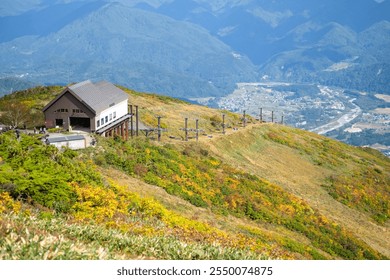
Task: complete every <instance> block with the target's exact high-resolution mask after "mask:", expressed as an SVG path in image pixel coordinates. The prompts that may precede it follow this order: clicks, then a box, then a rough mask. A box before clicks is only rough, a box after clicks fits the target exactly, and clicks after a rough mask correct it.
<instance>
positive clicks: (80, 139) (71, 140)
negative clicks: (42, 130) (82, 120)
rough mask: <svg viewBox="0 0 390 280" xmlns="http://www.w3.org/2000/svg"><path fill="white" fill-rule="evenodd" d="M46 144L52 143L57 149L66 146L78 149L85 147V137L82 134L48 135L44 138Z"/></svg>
mask: <svg viewBox="0 0 390 280" xmlns="http://www.w3.org/2000/svg"><path fill="white" fill-rule="evenodd" d="M46 144H48V145H53V146H55V147H57V148H58V149H61V148H62V147H68V148H69V149H71V150H79V149H84V148H86V147H87V139H86V138H85V136H84V135H64V136H57V137H49V138H47V139H46Z"/></svg>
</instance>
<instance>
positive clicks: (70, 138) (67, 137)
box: [46, 135, 85, 144]
mask: <svg viewBox="0 0 390 280" xmlns="http://www.w3.org/2000/svg"><path fill="white" fill-rule="evenodd" d="M77 140H85V137H84V135H64V136H56V137H48V138H47V140H46V141H47V142H48V143H49V144H50V143H57V142H69V141H77Z"/></svg>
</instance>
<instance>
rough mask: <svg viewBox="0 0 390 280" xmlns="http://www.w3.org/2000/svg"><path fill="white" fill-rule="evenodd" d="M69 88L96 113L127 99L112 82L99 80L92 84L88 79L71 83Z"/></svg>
mask: <svg viewBox="0 0 390 280" xmlns="http://www.w3.org/2000/svg"><path fill="white" fill-rule="evenodd" d="M69 89H70V90H71V91H72V92H73V93H74V94H75V95H77V96H78V97H79V98H80V99H81V100H82V101H84V103H86V104H87V105H88V106H89V107H90V108H92V109H93V110H94V111H95V113H96V114H99V113H100V112H102V111H104V110H106V109H108V108H109V107H112V106H114V105H116V104H118V103H120V102H123V101H124V100H127V99H128V97H129V96H128V95H127V94H126V93H125V92H124V91H123V90H121V89H119V88H117V87H116V86H114V85H113V84H111V83H109V82H106V81H101V82H98V83H95V84H93V83H92V82H91V81H90V80H87V81H84V82H81V83H78V84H75V85H72V86H70V87H69Z"/></svg>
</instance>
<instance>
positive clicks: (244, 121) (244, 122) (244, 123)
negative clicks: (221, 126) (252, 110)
mask: <svg viewBox="0 0 390 280" xmlns="http://www.w3.org/2000/svg"><path fill="white" fill-rule="evenodd" d="M243 125H244V127H246V111H245V110H244V120H243Z"/></svg>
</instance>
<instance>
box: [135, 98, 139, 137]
mask: <svg viewBox="0 0 390 280" xmlns="http://www.w3.org/2000/svg"><path fill="white" fill-rule="evenodd" d="M138 120H139V117H138V106H137V105H135V135H136V136H138Z"/></svg>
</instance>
